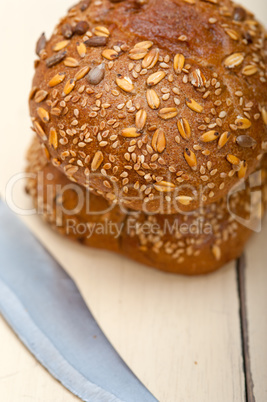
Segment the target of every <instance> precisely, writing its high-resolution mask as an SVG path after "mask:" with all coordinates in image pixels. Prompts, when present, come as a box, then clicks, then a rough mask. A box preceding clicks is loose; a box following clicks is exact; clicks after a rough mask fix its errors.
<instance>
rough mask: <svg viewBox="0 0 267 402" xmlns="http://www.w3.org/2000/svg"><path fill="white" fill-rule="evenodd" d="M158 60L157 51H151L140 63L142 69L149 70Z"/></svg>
mask: <svg viewBox="0 0 267 402" xmlns="http://www.w3.org/2000/svg"><path fill="white" fill-rule="evenodd" d="M158 60H159V49H151V50H150V51H149V53H148V54H147V55H146V56H145V58H144V60H143V61H142V67H143V68H145V69H148V70H150V69H151V68H153V67H154V66H155V65H156V64H157V62H158Z"/></svg>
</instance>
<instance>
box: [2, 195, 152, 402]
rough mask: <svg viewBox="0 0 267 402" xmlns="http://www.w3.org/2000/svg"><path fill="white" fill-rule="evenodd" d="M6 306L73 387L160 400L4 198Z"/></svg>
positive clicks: (27, 339) (12, 320)
mask: <svg viewBox="0 0 267 402" xmlns="http://www.w3.org/2000/svg"><path fill="white" fill-rule="evenodd" d="M0 312H1V313H2V315H3V317H4V318H5V320H6V321H7V322H8V323H9V325H10V326H11V327H12V328H13V330H14V331H15V332H16V334H17V335H18V336H19V338H20V339H21V340H22V342H23V343H24V344H25V346H26V347H27V348H28V349H29V350H30V351H31V353H32V354H33V355H34V356H35V357H36V358H37V359H38V360H39V362H40V363H41V364H42V365H43V366H44V367H46V368H47V370H48V371H49V372H50V373H51V374H52V375H53V376H54V377H55V378H56V379H58V380H59V381H60V382H61V383H62V384H63V385H64V386H65V387H66V388H67V389H69V390H70V391H71V392H72V393H73V394H75V395H77V396H78V397H80V398H81V399H82V400H84V401H86V402H87V401H88V402H121V401H123V402H155V401H157V399H156V398H155V397H154V396H153V395H152V394H151V393H150V392H149V391H148V390H147V388H146V387H145V386H144V385H143V384H142V383H141V382H140V381H139V380H138V378H137V377H136V376H135V375H134V374H133V372H132V371H131V370H130V369H129V368H128V366H127V365H126V364H125V363H124V361H123V360H122V359H121V357H120V356H119V355H118V353H117V352H116V351H115V349H114V348H113V346H112V345H111V344H110V342H109V341H108V339H107V338H106V336H105V335H104V333H103V332H102V330H101V329H100V327H99V325H98V324H97V322H96V320H95V319H94V317H93V315H92V313H91V312H90V310H89V309H88V307H87V306H86V304H85V302H84V300H83V298H82V296H81V294H80V292H79V290H78V288H77V286H76V285H75V283H74V282H73V280H72V279H71V278H70V276H69V275H68V274H67V273H66V272H65V271H64V269H63V268H62V267H61V266H60V265H59V264H58V263H57V262H56V261H55V259H54V258H53V257H52V256H51V255H50V254H49V252H48V251H47V250H46V249H45V248H44V247H43V246H42V245H41V243H40V242H39V241H38V240H37V239H36V238H35V237H34V235H33V234H32V233H31V232H30V231H29V229H28V228H27V227H26V226H25V225H24V224H23V223H22V222H21V221H20V220H19V219H18V218H17V217H16V216H15V215H14V214H13V213H11V211H10V210H9V209H8V207H7V206H6V205H5V203H4V202H3V201H2V200H1V199H0Z"/></svg>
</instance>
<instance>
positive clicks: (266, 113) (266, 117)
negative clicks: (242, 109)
mask: <svg viewBox="0 0 267 402" xmlns="http://www.w3.org/2000/svg"><path fill="white" fill-rule="evenodd" d="M261 115H262V119H263V122H264V124H266V125H267V109H266V107H263V108H262V109H261Z"/></svg>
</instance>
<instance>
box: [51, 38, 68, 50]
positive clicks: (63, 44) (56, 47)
mask: <svg viewBox="0 0 267 402" xmlns="http://www.w3.org/2000/svg"><path fill="white" fill-rule="evenodd" d="M69 43H70V41H69V40H62V41H61V42H58V43H56V44H55V45H54V46H53V50H54V52H59V51H60V50H62V49H65V47H67V46H68V44H69Z"/></svg>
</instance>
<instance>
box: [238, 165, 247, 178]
mask: <svg viewBox="0 0 267 402" xmlns="http://www.w3.org/2000/svg"><path fill="white" fill-rule="evenodd" d="M247 169H248V166H247V163H246V161H242V162H241V165H240V169H239V171H238V177H239V179H244V177H245V176H246V173H247Z"/></svg>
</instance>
